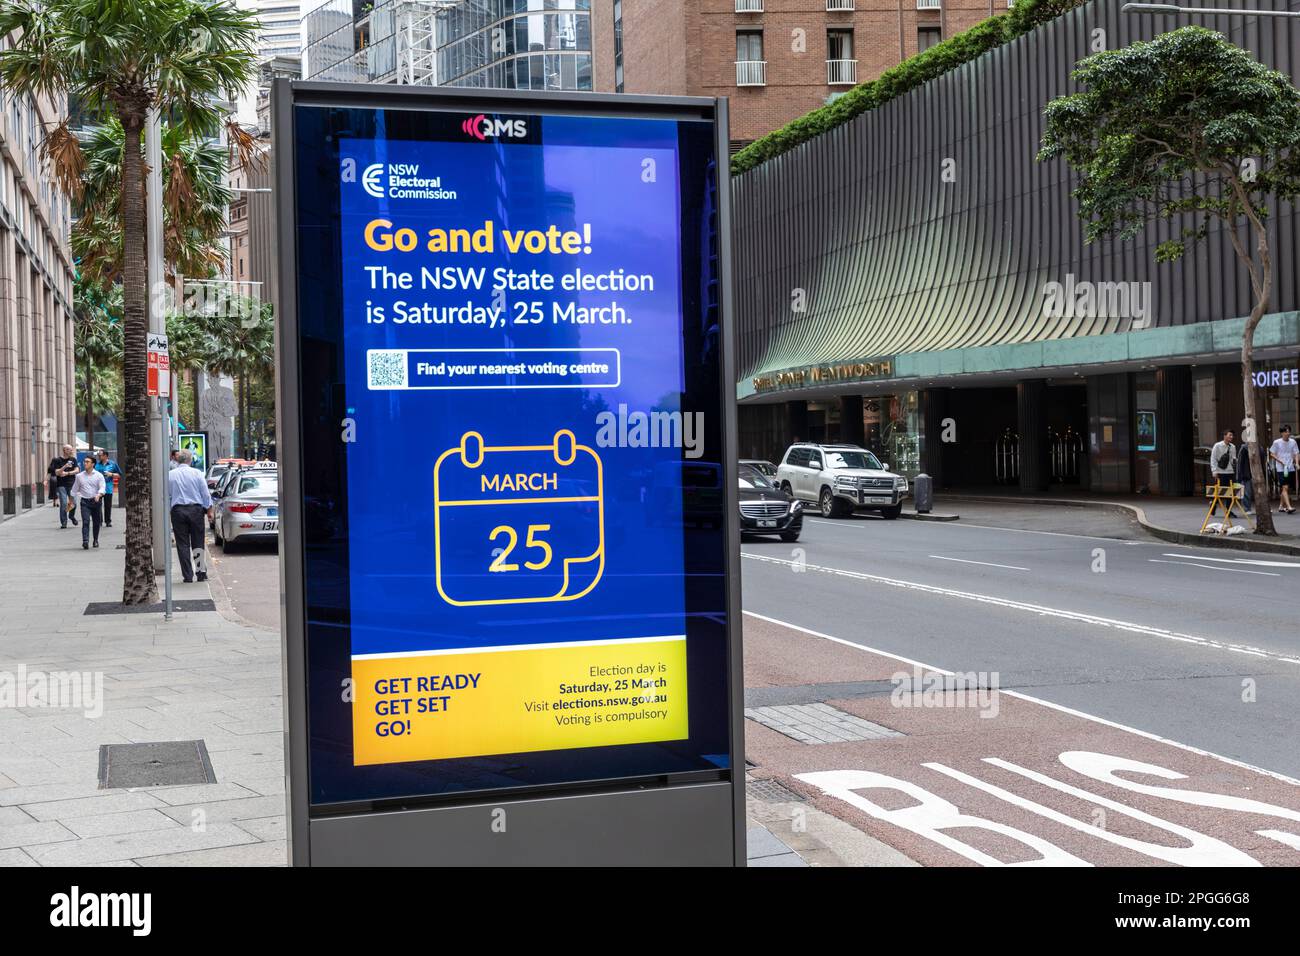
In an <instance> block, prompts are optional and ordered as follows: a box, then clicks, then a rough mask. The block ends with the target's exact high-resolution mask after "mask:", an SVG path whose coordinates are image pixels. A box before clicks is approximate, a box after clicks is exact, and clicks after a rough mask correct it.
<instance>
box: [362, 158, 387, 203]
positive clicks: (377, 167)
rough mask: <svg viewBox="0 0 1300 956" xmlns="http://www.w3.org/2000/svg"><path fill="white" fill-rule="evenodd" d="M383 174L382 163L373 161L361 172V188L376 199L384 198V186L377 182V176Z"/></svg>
mask: <svg viewBox="0 0 1300 956" xmlns="http://www.w3.org/2000/svg"><path fill="white" fill-rule="evenodd" d="M382 175H384V164H383V163H374V164H372V165H370V166H367V167H366V171H365V172H364V173H362V174H361V188H362V189H364V190H365V191H366V192H368V193H370V195H372V196H374V197H375V198H376V199H383V198H384V187H383V186H381V185H380V183H379V177H381V176H382Z"/></svg>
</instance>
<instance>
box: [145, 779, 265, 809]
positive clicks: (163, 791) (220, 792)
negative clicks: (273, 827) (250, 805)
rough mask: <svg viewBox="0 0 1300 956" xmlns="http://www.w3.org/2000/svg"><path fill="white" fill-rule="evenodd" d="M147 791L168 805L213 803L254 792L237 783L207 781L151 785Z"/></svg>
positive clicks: (246, 795)
mask: <svg viewBox="0 0 1300 956" xmlns="http://www.w3.org/2000/svg"><path fill="white" fill-rule="evenodd" d="M149 792H150V793H151V794H153V795H154V796H155V797H157V798H158V799H159V800H161V801H162V802H163V803H165V804H167V805H168V806H169V807H179V806H184V805H186V804H190V803H213V802H216V801H219V800H242V799H244V798H246V797H255V796H257V794H256V793H254V792H253V791H251V790H249V789H248V788H247V787H242V786H240V785H239V784H237V783H208V784H197V785H195V786H192V787H151V788H150V790H149Z"/></svg>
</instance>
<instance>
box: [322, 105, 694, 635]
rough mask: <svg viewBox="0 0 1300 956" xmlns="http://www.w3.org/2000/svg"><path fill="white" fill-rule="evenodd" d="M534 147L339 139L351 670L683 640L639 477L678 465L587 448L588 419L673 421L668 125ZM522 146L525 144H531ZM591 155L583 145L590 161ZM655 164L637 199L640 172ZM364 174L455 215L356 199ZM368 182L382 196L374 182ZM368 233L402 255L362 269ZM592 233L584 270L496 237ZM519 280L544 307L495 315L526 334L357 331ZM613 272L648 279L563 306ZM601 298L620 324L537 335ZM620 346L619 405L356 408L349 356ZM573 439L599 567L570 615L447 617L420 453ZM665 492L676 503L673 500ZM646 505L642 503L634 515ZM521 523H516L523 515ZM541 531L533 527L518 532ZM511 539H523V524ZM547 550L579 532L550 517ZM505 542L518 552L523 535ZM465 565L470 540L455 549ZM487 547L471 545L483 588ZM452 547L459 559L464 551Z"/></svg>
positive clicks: (666, 524) (675, 252)
mask: <svg viewBox="0 0 1300 956" xmlns="http://www.w3.org/2000/svg"><path fill="white" fill-rule="evenodd" d="M532 122H535V123H539V124H541V125H542V129H541V143H540V144H537V143H533V142H529V143H526V144H512V143H509V142H508V141H501V142H498V143H480V142H475V141H472V140H470V141H467V142H464V143H460V142H409V141H398V140H387V139H384V138H383V137H382V136H381V137H378V138H375V139H344V140H343V141H342V142H341V143H340V147H339V155H340V158H341V159H342V160H343V161H346V160H348V159H353V160H355V162H356V168H357V171H358V176H357V179H358V181H357V182H354V183H347V184H344V185H343V186H342V187H341V197H340V201H341V210H340V211H341V216H342V222H341V232H342V243H343V247H342V262H343V270H344V271H343V276H342V287H343V304H344V315H343V325H344V352H345V367H346V382H347V394H348V397H349V405H350V407H349V415H350V416H351V417H352V419H353V420H354V421H355V423H356V436H355V442H353V443H352V444H350V445H349V446H348V449H347V481H348V496H347V508H348V529H349V546H350V552H351V555H350V557H351V560H350V564H351V575H350V590H351V601H350V604H351V641H352V653H353V654H373V653H391V652H401V651H419V650H431V649H442V648H455V647H485V646H493V645H503V644H511V645H514V644H533V643H550V642H558V641H575V640H607V639H616V638H624V637H643V636H656V635H665V634H682V633H685V619H684V618H685V599H684V595H683V576H684V567H683V550H684V544H683V530H682V515H681V502H680V496H679V495H678V494H676V493H674V494H669V495H656V494H655V493H654V492H655V488H654V483H655V481H656V476H657V475H658V476H660V480H662V476H664V475H666V474H669V473H672V472H671V469H677V468H678V467H679V466H678V465H677V463H679V462H680V461H681V460H682V452H681V449H679V448H658V449H656V448H645V449H637V448H601V447H599V446H598V445H597V442H596V432H597V427H598V424H597V418H596V416H597V413H598V412H599V411H600V410H602V409H609V410H611V411H617V409H618V406H619V405H620V404H625V405H626V406H627V408H628V410H629V411H637V410H639V411H645V412H649V411H651V410H652V409H659V410H673V409H676V407H677V402H678V400H679V397H680V391H681V389H682V388H683V372H682V356H681V354H680V348H681V342H682V335H681V306H680V296H681V289H680V285H681V281H680V275H679V272H680V255H681V252H680V244H679V236H678V229H679V223H678V209H679V202H680V200H679V196H678V186H677V178H676V176H677V156H676V149H677V126H676V124H675V123H673V122H666V121H656V120H626V119H596V118H575V117H545V118H541V117H538V118H535V119H533V120H532ZM532 138H533V139H536V136H535V135H534V136H533V137H532ZM593 147H594V148H593ZM646 159H651V160H654V164H655V170H656V177H655V181H654V182H645V181H644V180H643V176H642V172H643V168H644V167H643V163H644V161H645V160H646ZM373 163H385V164H418V166H419V174H418V175H419V176H421V177H434V176H437V177H440V178H441V187H442V188H443V189H445V190H454V191H455V193H456V198H455V199H423V198H417V199H395V198H389V197H387V196H385V197H384V198H375V197H373V196H371V195H370V194H369V193H368V192H367V191H366V190H365V189H364V188H363V185H362V183H361V181H360V179H361V171H362V170H364V169H365V168H366V167H368V166H370V165H371V164H373ZM386 178H387V177H386V176H385V177H383V180H384V181H385V182H386ZM376 217H382V218H385V219H389V220H391V221H392V222H393V223H394V224H395V225H396V226H406V227H409V228H412V229H414V230H415V232H416V234H417V236H419V237H420V238H421V243H420V245H419V246H418V247H417V249H416V250H415V251H413V252H409V253H399V252H388V253H382V252H376V251H374V250H372V249H370V248H368V247H367V246H366V244H365V242H364V241H363V231H364V228H365V225H366V223H367V222H369V221H371V220H372V219H374V218H376ZM485 220H493V221H494V224H495V226H496V230H497V234H498V235H497V250H496V251H495V252H494V253H493V254H491V255H485V254H475V253H468V254H465V253H458V254H453V253H446V254H434V253H430V252H427V251H426V250H425V248H424V239H425V237H426V236H427V233H428V230H429V229H432V228H444V229H450V228H466V229H471V230H473V229H477V228H481V227H482V225H483V222H484V221H485ZM584 224H590V227H591V236H592V242H591V246H592V252H591V254H589V255H587V254H579V255H548V254H543V255H528V254H523V253H521V254H518V255H513V256H512V255H511V254H509V252H508V251H507V250H506V249H505V246H504V242H503V241H502V237H501V235H500V233H501V230H502V229H540V230H545V229H547V228H549V227H550V226H552V225H555V226H558V227H559V228H561V229H576V230H578V231H581V230H582V227H583V225H584ZM367 265H386V266H388V267H389V268H390V269H394V270H399V271H406V272H410V273H412V274H413V275H414V276H415V278H416V287H415V288H412V289H410V290H396V289H387V290H383V289H376V288H372V287H371V284H370V280H369V277H368V275H367V273H366V272H365V271H364V267H365V266H367ZM422 266H425V267H428V268H430V269H433V268H439V267H445V266H463V267H473V268H486V269H487V270H488V276H489V280H488V282H487V283H486V284H485V287H484V288H483V289H482V290H480V291H474V292H466V291H464V290H461V289H457V290H441V291H440V290H437V289H421V288H419V270H420V268H421V267H422ZM498 266H503V267H510V268H514V269H515V270H517V271H523V270H527V269H534V268H535V269H537V270H539V271H542V272H549V273H551V274H553V275H555V276H556V285H557V288H556V290H555V291H554V292H550V293H548V292H540V291H529V292H507V293H506V297H507V299H506V301H507V302H515V301H530V300H535V301H538V302H541V303H542V305H543V308H545V309H546V310H547V312H548V314H547V321H545V322H544V323H542V324H540V325H526V326H525V325H514V324H508V325H507V326H506V327H505V328H504V329H489V328H487V327H486V326H468V325H448V326H444V325H396V324H393V323H392V322H391V321H388V322H385V323H384V324H375V325H368V324H367V323H366V318H365V316H366V308H367V302H369V303H371V304H373V305H383V306H387V307H389V314H390V315H391V314H392V312H391V306H392V304H393V303H394V302H395V301H398V300H404V301H406V302H407V303H410V304H420V303H424V302H427V303H429V304H430V305H432V306H440V305H447V306H464V305H465V304H466V303H467V302H470V301H472V302H473V304H475V305H478V306H489V305H491V304H492V292H491V290H490V286H491V281H490V276H491V270H492V269H493V268H495V267H498ZM577 268H581V269H583V270H584V271H586V272H590V273H602V272H606V271H609V270H614V269H619V268H621V269H623V270H625V271H626V272H627V273H649V274H651V275H653V276H654V281H655V290H654V292H653V293H645V292H640V293H626V294H624V293H599V292H592V293H576V292H575V293H570V292H564V291H562V290H561V289H559V288H558V286H559V277H560V276H561V275H562V274H564V273H566V272H570V271H572V270H574V269H577ZM611 299H613V300H617V301H618V302H619V303H620V304H622V305H623V306H624V307H625V308H626V309H627V311H628V314H629V316H630V317H631V319H632V324H629V325H599V324H597V325H588V326H574V325H554V324H552V323H551V321H550V315H549V310H550V303H551V301H560V302H568V301H576V302H577V303H578V304H579V305H607V304H608V303H609V301H610V300H611ZM511 346H514V347H520V348H601V347H605V348H608V347H613V348H618V349H619V350H620V352H621V353H622V366H623V367H622V383H621V385H620V386H619V387H617V388H596V389H562V390H527V391H523V390H489V391H413V390H407V391H370V390H368V389H367V387H366V365H365V353H366V350H367V349H376V348H507V347H511ZM560 429H569V430H571V431H572V432H573V433H574V434H575V436H576V438H577V440H578V442H579V443H581V444H584V445H588V446H591V447H593V448H595V449H596V451H597V452H598V453H599V454H600V456H601V459H602V462H603V464H604V493H605V528H606V562H605V569H604V575H603V578H602V580H601V582H600V583H599V585H598V586H597V587H596V588H595V589H594V590H593V591H592V593H590V594H589V595H587V596H586V597H583V598H581V599H580V600H578V601H575V602H556V603H542V604H508V605H499V606H482V607H454V606H452V605H449V604H447V603H446V602H444V601H443V600H442V599H441V598H440V597H439V595H438V591H437V588H436V586H435V581H434V554H435V533H434V507H433V468H434V462H435V461H436V460H437V458H438V456H439V455H440V454H441V453H442V452H443V451H445V450H447V449H449V448H454V447H456V446H458V445H459V444H460V440H461V436H462V435H463V434H464V432H465V431H467V430H473V431H476V432H478V433H480V434H481V435H482V436H483V439H484V442H485V443H486V444H487V445H490V446H501V445H536V444H547V443H549V442H550V441H551V439H552V437H553V436H554V434H555V433H556V432H557V431H558V430H560ZM674 491H676V487H675V488H674ZM652 502H653V506H652V504H651V503H652ZM532 508H533V506H529V510H530V511H531V510H532ZM541 520H546V519H545V516H544V515H542V514H541V513H540V512H539V513H538V514H531V515H530V516H529V517H528V518H527V519H526V521H541ZM525 523H526V522H525ZM555 525H556V527H555V529H554V530H553V532H552V533H551V535H550V537H549V540H550V541H551V542H552V544H553V546H554V547H555V550H556V553H557V555H559V554H563V553H567V550H566V548H567V546H569V545H571V546H572V551H573V552H574V553H576V552H578V551H582V550H584V549H585V550H590V548H589V540H588V535H587V533H586V531H585V530H584V529H582V528H575V527H570V529H569V530H567V531H566V530H565V528H564V521H563V520H557V521H556V522H555ZM520 531H521V535H520V537H521V544H522V537H523V534H522V527H521V529H520ZM460 543H461V544H462V545H463V546H464V548H470V549H471V550H472V547H473V542H466V541H462V542H460ZM497 545H499V542H497V543H494V542H492V541H489V540H486V539H485V540H483V541H482V542H481V564H480V566H481V568H482V574H483V575H484V576H485V577H487V576H488V575H489V572H488V571H487V567H488V565H489V564H490V562H491V560H492V550H493V548H494V547H496V546H497ZM464 548H462V551H463V550H464Z"/></svg>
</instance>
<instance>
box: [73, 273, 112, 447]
mask: <svg viewBox="0 0 1300 956" xmlns="http://www.w3.org/2000/svg"><path fill="white" fill-rule="evenodd" d="M121 306H122V300H121V296H120V295H118V296H117V297H116V298H113V297H105V296H104V295H103V294H102V293H101V292H100V291H99V290H98V289H96V288H95V287H94V286H93V285H92V284H91V283H88V282H87V280H86V278H85V277H84V276H83V275H81V274H80V273H78V275H77V277H76V281H75V283H74V286H73V308H74V324H73V333H72V339H73V352H74V355H75V359H76V364H77V371H78V391H79V392H80V393H81V401H82V402H83V406H82V407H83V408H84V409H85V413H86V419H85V421H86V444H88V445H89V446H90V447H91V448H94V447H95V409H96V407H99V408H104V407H106V405H107V404H108V403H109V401H111V399H112V397H113V395H114V393H115V391H116V386H117V385H119V384H120V380H121V368H122V309H121ZM96 372H98V373H99V374H98V377H97V376H96ZM97 386H98V387H97Z"/></svg>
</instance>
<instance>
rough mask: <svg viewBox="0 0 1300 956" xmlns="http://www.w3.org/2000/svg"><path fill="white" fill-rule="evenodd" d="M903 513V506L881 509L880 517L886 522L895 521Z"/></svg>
mask: <svg viewBox="0 0 1300 956" xmlns="http://www.w3.org/2000/svg"><path fill="white" fill-rule="evenodd" d="M902 513H903V506H902V505H894V506H893V507H892V508H881V509H880V517H882V518H884V519H885V520H886V521H893V520H894V519H895V518H897V517H898V516H899V515H901V514H902Z"/></svg>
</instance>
